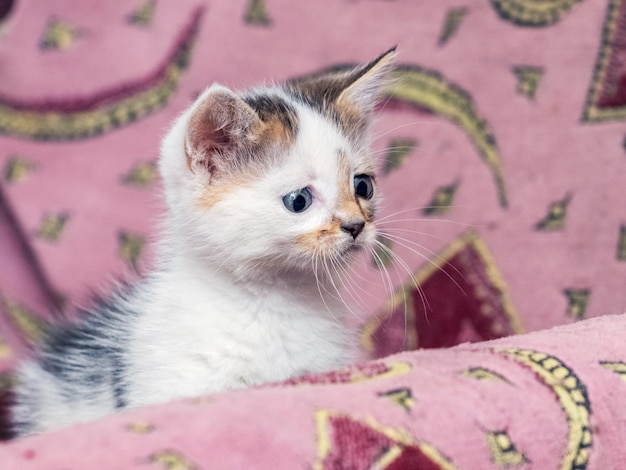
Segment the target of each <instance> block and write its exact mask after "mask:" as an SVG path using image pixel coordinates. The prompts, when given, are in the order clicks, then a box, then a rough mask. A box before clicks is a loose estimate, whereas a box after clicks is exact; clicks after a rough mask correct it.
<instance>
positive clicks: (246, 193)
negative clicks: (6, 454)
mask: <svg viewBox="0 0 626 470" xmlns="http://www.w3.org/2000/svg"><path fill="white" fill-rule="evenodd" d="M211 90H215V88H212V89H208V90H207V91H206V92H205V94H203V96H201V97H200V99H199V100H202V99H203V97H205V96H207V94H208V93H211ZM273 92H274V93H279V94H280V93H282V92H280V90H273ZM291 104H292V105H293V107H294V108H295V109H296V111H297V116H298V123H299V127H298V129H299V130H298V133H297V138H296V140H295V142H294V144H293V145H292V146H291V147H290V148H289V149H288V151H287V152H288V153H287V154H285V155H280V156H277V158H276V162H275V163H274V164H273V165H271V166H270V168H268V170H267V171H265V172H264V173H262V174H259V175H258V177H257V178H255V179H254V180H253V181H245V182H242V184H241V185H238V184H235V185H234V186H233V188H232V190H231V191H230V192H229V193H228V194H227V195H226V196H225V197H224V198H223V199H221V200H219V202H217V203H216V204H214V205H212V206H211V207H208V208H207V207H203V206H202V205H201V204H199V198H200V196H201V195H202V194H203V191H205V190H206V187H207V185H210V184H212V181H211V176H210V175H208V174H206V173H202V172H193V171H191V170H190V168H189V166H188V164H187V161H186V158H185V151H184V149H185V134H186V128H187V123H188V121H189V119H190V116H191V114H192V112H193V108H192V109H190V110H188V111H186V112H185V113H184V114H183V115H182V116H181V117H180V118H179V119H178V120H177V121H176V123H175V124H174V126H173V127H172V129H171V131H170V132H169V134H168V135H167V137H166V138H165V140H164V142H163V146H162V152H161V160H160V170H161V173H162V176H163V180H164V186H165V199H166V201H167V205H168V207H169V211H168V215H167V218H166V220H165V223H164V226H165V230H164V234H163V240H162V241H161V244H160V257H159V260H158V265H157V268H156V269H155V271H154V272H153V273H152V274H151V275H149V276H148V277H146V279H144V280H143V281H141V283H140V284H138V285H137V286H136V288H135V290H134V291H133V294H132V295H131V296H130V299H128V300H124V302H128V304H127V305H124V309H123V310H128V311H132V312H134V315H133V316H132V318H131V317H129V318H128V319H126V318H123V319H122V320H120V322H119V325H121V326H122V327H123V329H124V333H119V332H113V333H115V334H112V335H111V338H113V341H115V339H116V338H121V337H124V338H125V346H124V352H123V361H124V369H123V370H124V374H125V375H124V377H123V379H124V383H125V399H126V405H125V406H127V407H137V406H141V405H146V404H151V403H158V402H164V401H168V400H170V399H173V398H179V397H192V396H198V395H201V394H205V393H210V392H217V391H225V390H234V389H240V388H244V387H249V386H252V385H256V384H261V383H265V382H270V381H279V380H284V379H287V378H290V377H294V376H297V375H300V374H304V373H310V372H321V371H327V370H331V369H335V368H340V367H342V366H345V365H347V364H349V363H350V362H351V361H352V359H353V351H354V341H353V338H352V335H350V334H349V333H348V331H347V330H346V329H345V327H344V326H343V324H342V319H343V317H344V315H345V306H344V305H343V304H342V302H340V301H339V300H338V297H337V296H333V295H331V294H330V292H333V291H334V290H335V287H334V286H333V285H332V281H330V277H329V276H327V275H326V274H335V273H333V272H332V271H331V268H325V267H324V261H322V260H321V259H318V260H315V258H314V257H313V256H312V254H311V252H310V250H307V248H306V247H302V246H299V245H298V244H297V243H294V240H296V239H297V237H298V236H300V235H303V234H306V233H309V232H312V231H315V230H316V229H317V228H319V227H320V226H323V225H324V224H325V223H328V221H329V220H331V219H332V218H333V217H335V218H340V219H341V218H343V217H345V216H346V215H345V214H342V213H341V210H340V208H339V206H338V201H339V186H341V184H349V185H352V181H351V178H352V176H353V175H355V174H360V173H362V172H363V171H365V170H366V169H367V168H370V167H371V166H372V164H371V161H370V159H371V157H370V156H368V154H367V152H366V151H365V149H364V148H360V146H359V147H358V148H357V147H355V146H356V145H357V144H355V143H354V142H351V141H349V140H348V139H347V138H346V137H345V136H344V135H343V134H342V133H341V132H340V131H339V129H338V127H337V126H336V125H335V124H334V123H332V122H331V121H329V120H328V119H326V118H325V117H322V115H321V114H319V113H318V112H316V111H313V110H312V109H310V108H308V107H306V106H304V105H301V104H298V103H296V102H292V103H291ZM340 154H343V155H345V156H347V159H348V164H349V166H350V171H351V172H352V173H351V175H349V176H348V178H349V181H341V180H340V178H346V175H345V174H342V173H341V172H339V171H338V166H339V158H340ZM278 157H280V158H278ZM344 158H345V157H344ZM303 187H308V188H310V189H311V191H312V193H313V196H314V202H313V204H312V205H311V207H309V208H308V209H307V210H306V211H304V212H303V213H300V214H295V213H292V212H289V211H288V210H287V209H286V208H285V207H284V205H283V203H282V197H283V196H284V195H285V194H287V193H289V192H290V191H293V190H296V189H299V188H303ZM374 237H375V229H374V228H373V226H372V225H371V224H367V225H366V227H365V229H364V230H363V232H362V233H361V235H360V236H359V238H358V244H361V245H370V244H372V243H373V240H374ZM353 243H354V242H353V240H352V237H351V236H350V235H349V234H348V233H346V232H340V233H337V234H336V235H335V236H334V238H333V239H332V246H333V247H334V248H336V250H337V252H342V251H345V249H346V248H347V247H349V246H350V245H351V244H353ZM325 262H326V263H328V260H326V261H325ZM326 269H328V271H326ZM103 328H104V329H105V330H106V328H108V327H107V326H106V325H104V326H103ZM104 333H105V335H104V336H105V338H104V339H102V340H101V341H100V342H101V343H102V344H104V343H106V341H108V339H107V337H106V331H104ZM69 362H71V363H72V364H75V365H77V366H78V367H77V370H79V371H80V370H89V369H90V368H92V367H94V365H93V364H91V363H89V362H88V361H87V360H86V359H85V358H83V357H78V356H77V357H76V358H70V359H68V363H69ZM81 373H83V374H84V372H81ZM77 374H78V373H77ZM78 375H80V374H78ZM19 377H20V382H21V383H22V384H23V385H22V386H21V387H19V386H18V388H17V392H18V393H17V398H18V404H17V406H16V407H15V409H14V413H15V416H16V417H17V421H18V422H21V423H27V424H23V425H22V426H23V427H22V428H20V429H18V432H20V433H22V434H29V433H36V432H41V431H47V430H50V429H56V428H58V427H62V426H65V425H68V424H71V423H75V422H81V421H88V420H92V419H95V418H98V417H100V416H103V415H106V414H109V413H112V412H114V411H115V396H114V393H113V392H112V391H111V390H110V389H109V388H107V387H102V389H101V390H100V389H99V388H98V387H94V386H93V385H90V384H89V383H81V379H80V377H78V378H77V380H76V381H75V382H72V383H71V384H67V383H61V382H60V379H59V378H58V377H56V376H54V375H53V374H51V373H49V372H47V371H45V370H44V369H43V368H42V366H40V365H39V364H38V363H36V362H31V363H27V364H25V365H24V366H22V368H21V369H20V376H19Z"/></svg>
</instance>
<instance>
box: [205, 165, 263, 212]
mask: <svg viewBox="0 0 626 470" xmlns="http://www.w3.org/2000/svg"><path fill="white" fill-rule="evenodd" d="M255 179H256V178H255V177H254V176H253V175H251V174H242V173H240V174H237V175H233V176H232V177H222V178H219V179H218V180H216V181H211V182H210V183H209V184H207V186H206V187H205V188H204V191H203V192H202V195H201V196H200V197H199V198H198V205H199V206H200V207H201V208H203V209H210V208H212V207H213V206H215V205H216V204H217V203H219V202H220V201H222V200H224V199H225V198H226V196H228V195H229V194H231V193H232V192H233V191H235V190H236V189H237V188H240V187H242V186H245V185H247V184H250V183H252V182H253V181H254V180H255Z"/></svg>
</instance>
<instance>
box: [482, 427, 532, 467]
mask: <svg viewBox="0 0 626 470" xmlns="http://www.w3.org/2000/svg"><path fill="white" fill-rule="evenodd" d="M487 443H488V444H489V450H490V451H491V458H492V460H493V463H495V464H496V465H501V466H507V465H519V464H522V463H524V462H526V457H525V456H524V454H522V453H521V452H520V451H518V450H517V449H516V447H515V445H513V442H511V438H510V437H509V435H508V434H507V433H506V432H505V431H494V432H488V433H487Z"/></svg>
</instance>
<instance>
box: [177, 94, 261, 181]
mask: <svg viewBox="0 0 626 470" xmlns="http://www.w3.org/2000/svg"><path fill="white" fill-rule="evenodd" d="M261 126H262V121H261V119H260V118H259V116H258V115H257V113H256V112H255V111H254V110H253V109H252V108H251V107H250V106H249V105H248V104H247V103H246V102H245V101H243V100H242V99H241V98H240V97H239V96H237V95H236V94H235V93H233V92H232V91H231V90H229V89H228V88H225V87H223V86H221V85H217V84H215V85H213V86H211V87H210V88H208V89H207V90H206V91H205V92H204V93H203V94H202V95H200V97H199V98H198V100H197V104H196V105H195V109H194V110H193V112H192V114H191V117H190V118H189V122H188V124H187V131H186V135H185V155H186V157H187V164H188V166H189V168H190V169H191V171H192V172H197V171H206V172H208V173H210V174H211V175H215V174H216V173H220V172H221V171H225V170H227V169H228V168H229V167H230V166H232V165H233V164H234V163H235V160H236V155H235V154H236V152H237V150H238V149H240V148H241V147H243V146H245V145H246V144H249V143H251V142H253V141H254V140H255V136H257V135H258V133H259V129H260V128H261Z"/></svg>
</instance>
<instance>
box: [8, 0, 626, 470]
mask: <svg viewBox="0 0 626 470" xmlns="http://www.w3.org/2000/svg"><path fill="white" fill-rule="evenodd" d="M10 3H13V5H12V7H11V8H8V6H7V5H9V4H10ZM0 15H5V16H4V17H3V19H2V20H0V168H1V169H2V173H1V175H2V176H1V178H0V209H1V210H0V371H10V370H11V369H12V368H13V366H14V364H15V361H16V360H18V359H19V358H21V357H23V356H24V355H26V354H28V348H27V346H26V343H27V342H28V341H37V340H38V338H39V337H40V334H41V330H42V328H45V322H47V321H49V320H53V319H54V318H55V317H56V316H59V315H62V314H69V315H71V314H72V308H71V306H72V305H73V304H79V305H84V304H85V303H86V302H87V301H88V300H87V299H88V298H89V296H90V294H91V292H93V291H94V290H95V291H97V292H106V291H107V290H108V288H109V286H110V280H111V279H112V278H114V277H121V278H129V279H133V278H134V277H135V276H137V273H141V272H143V271H144V270H145V269H146V267H148V266H149V265H150V263H151V256H150V248H149V247H150V241H151V240H152V239H153V238H154V233H155V227H156V221H157V220H158V216H159V214H160V210H161V208H160V203H159V199H158V191H159V180H158V176H157V175H156V171H155V160H156V158H157V155H158V145H159V139H160V138H161V137H162V135H163V134H164V129H165V128H166V127H167V126H168V125H169V124H170V123H171V121H172V120H173V119H174V117H175V116H177V115H178V114H179V113H180V112H181V111H182V110H183V109H184V108H185V107H186V106H188V104H189V103H190V101H191V99H193V97H195V96H196V95H197V93H198V92H199V91H200V90H202V89H203V88H204V87H205V86H207V85H208V84H210V83H211V82H213V81H219V82H222V83H224V84H227V85H229V86H232V87H245V86H248V85H252V84H256V83H259V82H262V81H267V80H280V79H285V78H290V77H296V76H300V75H303V74H307V73H315V72H318V71H320V70H323V69H326V68H329V67H336V66H341V65H342V64H345V63H355V62H362V61H366V60H369V59H371V58H372V57H374V56H376V55H377V54H378V53H380V52H382V51H383V50H386V49H387V48H388V47H390V46H391V45H393V44H398V46H399V51H400V57H399V60H400V62H401V66H400V67H399V68H398V70H397V72H396V78H397V80H396V81H395V82H394V83H393V84H392V85H391V86H390V87H389V89H388V90H387V91H386V100H385V101H384V103H383V104H382V105H381V108H380V110H379V111H380V112H379V118H380V119H379V122H378V123H377V126H376V129H375V137H376V144H375V145H376V152H377V154H378V155H380V159H381V160H380V163H381V168H382V174H381V177H380V184H381V186H382V190H383V191H384V194H385V201H386V202H385V207H384V208H383V211H382V214H381V219H380V228H381V229H382V231H383V232H384V234H385V236H384V238H383V241H384V242H385V243H386V245H387V246H388V247H389V249H390V250H391V251H392V252H393V254H394V255H393V256H389V255H386V254H385V253H384V252H380V253H379V257H378V258H377V259H374V260H371V259H364V260H362V263H361V264H360V265H358V266H357V267H356V271H355V278H354V279H355V280H358V281H356V282H353V283H352V284H350V285H348V286H347V287H346V289H345V290H344V291H343V292H342V296H343V297H344V298H345V299H346V301H347V302H348V303H349V304H350V305H351V306H352V309H353V311H354V316H353V318H352V319H351V322H352V326H353V327H354V328H355V330H356V331H358V334H359V335H360V337H361V340H362V341H361V343H362V346H363V355H364V357H369V358H379V359H380V362H374V363H370V364H369V365H366V366H363V367H361V368H357V369H355V370H357V371H358V372H355V373H340V372H338V373H336V374H334V375H332V376H330V378H328V380H329V381H331V382H333V381H334V382H340V383H332V384H324V385H320V384H318V385H294V386H283V387H273V388H272V387H269V388H264V389H259V390H253V391H249V392H238V393H234V394H226V395H219V396H216V397H210V398H206V399H202V400H198V401H196V402H193V403H190V402H183V403H178V404H171V405H168V406H164V407H157V408H153V409H147V410H138V411H134V412H131V413H129V414H125V415H120V416H117V417H113V418H111V419H108V420H104V421H102V422H100V423H94V424H91V425H85V426H83V427H78V428H73V429H70V430H67V431H63V432H61V433H58V434H54V435H50V436H45V437H44V436H42V437H39V438H34V439H29V440H26V441H24V442H17V443H13V444H10V445H8V446H6V447H2V448H0V455H1V457H2V458H1V459H0V462H2V464H3V465H2V467H3V468H4V467H5V466H6V468H28V467H27V465H32V466H33V468H50V467H55V465H56V463H58V466H61V463H60V462H61V460H59V459H69V458H71V460H65V461H64V462H65V463H64V464H63V467H67V466H68V465H70V466H71V465H73V466H76V467H81V466H83V468H84V467H87V468H88V467H89V466H91V467H95V466H98V465H99V463H100V462H101V466H102V467H108V468H111V467H113V468H124V467H127V466H128V467H130V466H133V465H137V466H142V465H143V466H145V467H147V468H149V467H150V465H152V466H157V467H158V466H161V467H165V468H186V467H187V468H196V467H198V468H205V467H211V466H225V467H229V466H230V467H238V466H239V467H246V466H254V465H252V464H255V463H259V462H261V463H263V465H264V466H269V467H272V466H273V465H275V468H279V467H280V465H283V466H284V467H285V468H293V467H294V466H304V467H309V466H313V467H314V468H371V467H372V462H377V463H376V465H377V466H378V467H383V468H384V467H387V468H409V464H407V463H406V462H413V463H415V465H414V466H415V467H417V468H490V465H491V466H492V467H494V468H501V467H507V466H515V468H580V469H582V468H596V469H604V468H621V467H622V466H623V463H622V460H620V459H622V452H623V450H622V448H623V446H621V440H623V439H621V437H622V435H624V434H625V433H624V432H623V425H622V424H621V423H623V422H624V419H623V416H621V414H620V413H621V411H620V410H621V408H620V407H619V406H618V405H617V403H619V402H620V398H621V397H620V396H619V395H618V394H619V393H620V390H621V389H622V388H623V387H622V385H623V382H622V380H620V379H621V378H622V377H623V376H624V375H622V374H623V373H626V365H624V362H626V359H624V357H626V356H625V354H626V351H623V350H622V349H621V345H622V344H623V341H622V338H623V337H624V336H623V331H622V330H623V328H624V320H623V319H622V318H621V317H606V318H599V319H596V320H593V321H590V322H588V321H587V320H585V322H582V323H580V324H578V325H573V326H572V327H571V328H563V329H558V330H547V329H548V328H551V327H553V326H556V325H564V324H570V323H575V322H578V321H579V320H584V319H588V318H590V317H599V316H601V315H606V314H611V313H622V312H624V311H625V310H626V289H624V285H625V280H626V206H625V205H624V204H623V201H624V196H623V194H624V190H623V187H624V181H626V159H625V158H624V151H625V148H626V141H625V140H624V135H625V134H624V121H625V120H626V72H625V71H626V0H607V1H600V0H585V1H572V0H554V1H549V2H547V1H543V0H489V1H487V0H461V1H459V0H438V1H437V2H411V1H402V0H394V1H380V0H369V1H352V2H347V1H344V2H337V1H332V0H319V1H313V2H293V1H289V0H234V1H231V0H218V1H213V2H208V1H204V0H132V1H130V2H129V1H128V0H107V1H106V2H81V1H78V0H76V1H68V0H48V1H46V2H36V1H35V0H17V1H15V2H7V1H4V2H3V1H1V0H0ZM411 277H413V278H414V280H411ZM539 330H541V331H540V332H539V333H537V334H535V335H530V336H521V337H513V338H507V339H505V340H502V341H501V342H496V343H485V344H483V343H480V344H479V345H477V346H468V345H464V346H461V347H457V348H452V349H449V350H445V349H444V350H435V351H418V352H415V353H407V354H405V355H400V356H392V357H388V356H389V355H391V354H394V353H397V352H400V351H404V350H413V349H417V348H448V347H453V346H455V345H459V344H461V343H465V342H480V341H484V340H491V339H494V338H502V337H507V336H509V335H511V334H514V333H523V332H526V331H539ZM543 330H545V331H543ZM509 349H510V351H508V352H506V350H509ZM525 351H533V352H525ZM543 354H547V355H548V356H543ZM381 358H384V359H381ZM562 374H565V375H562ZM9 378H10V375H9V374H8V372H5V373H1V372H0V389H3V386H4V385H5V384H6V383H8V381H9ZM318 380H320V379H318ZM346 381H347V382H349V384H346V383H343V382H346ZM355 381H356V382H357V383H352V382H355ZM1 427H2V425H1V424H0V428H1ZM99 449H109V450H106V451H104V452H98V454H97V458H96V454H95V453H93V452H95V450H99ZM55 459H57V460H55ZM81 459H83V460H81ZM115 459H118V460H115ZM342 459H343V460H342ZM350 459H353V460H350ZM5 462H8V463H6V464H5ZM55 462H56V463H55ZM70 462H71V463H70ZM221 462H224V464H223V465H222V464H221ZM294 462H295V463H294ZM426 462H429V463H426ZM394 465H395V466H394ZM428 465H431V467H429V466H428ZM37 466H39V467H37ZM374 467H376V466H374Z"/></svg>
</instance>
